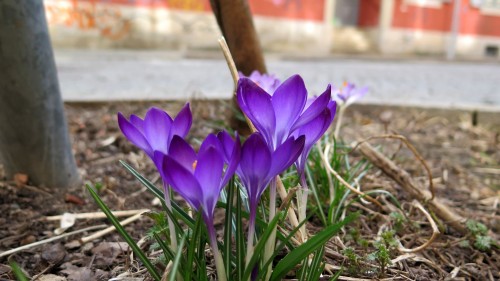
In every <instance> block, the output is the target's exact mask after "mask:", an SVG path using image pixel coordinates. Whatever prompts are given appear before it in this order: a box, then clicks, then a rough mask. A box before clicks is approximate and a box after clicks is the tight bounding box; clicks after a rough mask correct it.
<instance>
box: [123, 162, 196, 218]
mask: <svg viewBox="0 0 500 281" xmlns="http://www.w3.org/2000/svg"><path fill="white" fill-rule="evenodd" d="M120 164H122V165H123V167H125V169H127V170H128V171H129V172H130V173H131V174H132V175H133V176H134V177H136V178H137V180H139V182H141V183H142V185H144V186H145V187H146V188H147V189H148V190H149V191H150V192H151V193H153V194H154V195H155V196H156V197H157V198H158V199H160V201H161V203H162V204H163V205H164V206H165V197H164V194H163V191H162V190H160V189H159V188H158V187H156V185H154V184H153V183H152V182H150V181H149V180H148V179H146V178H145V177H144V176H143V175H141V174H140V173H139V172H137V171H136V170H135V169H134V168H132V166H130V165H129V164H127V163H126V162H124V161H122V160H120ZM171 203H172V209H173V212H174V214H175V215H176V217H178V218H179V219H181V220H182V221H183V222H184V223H185V224H187V225H188V226H189V227H190V228H194V220H193V219H192V218H191V217H190V216H189V215H188V214H187V213H186V212H184V210H182V208H181V207H179V205H177V203H175V201H173V200H172V201H171Z"/></svg>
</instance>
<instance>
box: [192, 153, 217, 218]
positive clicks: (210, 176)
mask: <svg viewBox="0 0 500 281" xmlns="http://www.w3.org/2000/svg"><path fill="white" fill-rule="evenodd" d="M223 168H224V160H223V158H222V155H221V154H220V152H219V151H218V150H217V149H216V148H215V147H210V148H208V149H207V150H206V151H204V152H202V153H200V154H199V155H198V163H197V164H196V169H195V171H194V176H195V177H196V178H197V179H198V182H199V183H200V185H201V187H202V189H203V206H204V209H205V210H206V211H207V213H208V214H210V213H212V212H213V210H214V208H215V204H216V203H217V200H218V199H219V193H220V190H221V186H220V182H221V177H222V170H223Z"/></svg>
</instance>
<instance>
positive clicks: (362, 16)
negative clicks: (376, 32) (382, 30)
mask: <svg viewBox="0 0 500 281" xmlns="http://www.w3.org/2000/svg"><path fill="white" fill-rule="evenodd" d="M380 1H381V0H361V1H360V2H359V12H358V26H360V27H376V26H378V18H379V14H380Z"/></svg>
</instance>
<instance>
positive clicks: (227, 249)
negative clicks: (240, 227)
mask: <svg viewBox="0 0 500 281" xmlns="http://www.w3.org/2000/svg"><path fill="white" fill-rule="evenodd" d="M227 189H228V196H227V208H226V218H225V225H224V247H223V259H224V266H225V268H226V276H228V277H229V276H230V275H229V274H230V272H231V257H232V243H231V241H232V236H233V233H232V230H233V208H234V207H233V200H234V191H235V189H236V186H235V185H234V177H233V178H232V179H231V181H230V182H229V185H228V188H227Z"/></svg>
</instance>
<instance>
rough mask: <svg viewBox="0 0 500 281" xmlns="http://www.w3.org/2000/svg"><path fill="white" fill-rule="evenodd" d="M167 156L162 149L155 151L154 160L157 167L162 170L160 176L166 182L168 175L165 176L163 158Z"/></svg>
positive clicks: (159, 170)
mask: <svg viewBox="0 0 500 281" xmlns="http://www.w3.org/2000/svg"><path fill="white" fill-rule="evenodd" d="M164 158H165V154H163V153H162V152H161V151H158V150H155V151H154V152H153V158H152V159H153V162H154V163H155V166H156V169H157V170H158V172H160V176H161V178H162V180H163V181H164V182H165V183H166V182H167V177H166V176H165V173H164V172H163V160H164Z"/></svg>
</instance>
